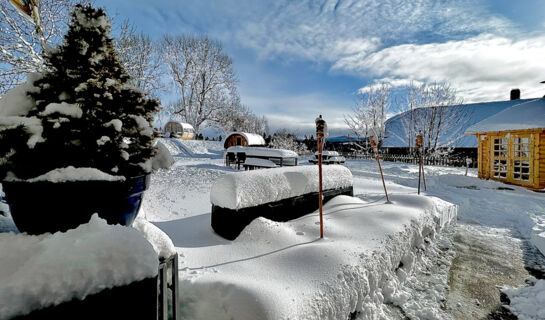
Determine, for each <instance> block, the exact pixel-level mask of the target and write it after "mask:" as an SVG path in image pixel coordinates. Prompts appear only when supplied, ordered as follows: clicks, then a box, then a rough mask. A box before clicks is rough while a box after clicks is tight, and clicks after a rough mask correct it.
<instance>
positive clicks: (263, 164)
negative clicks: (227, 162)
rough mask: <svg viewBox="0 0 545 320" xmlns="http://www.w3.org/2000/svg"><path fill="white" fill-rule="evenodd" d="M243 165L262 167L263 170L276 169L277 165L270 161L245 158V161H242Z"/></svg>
mask: <svg viewBox="0 0 545 320" xmlns="http://www.w3.org/2000/svg"><path fill="white" fill-rule="evenodd" d="M244 165H246V166H256V167H263V168H276V167H277V165H276V164H275V163H274V162H272V161H271V160H267V159H261V158H247V159H246V161H244Z"/></svg>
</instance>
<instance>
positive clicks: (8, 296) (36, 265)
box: [0, 214, 158, 319]
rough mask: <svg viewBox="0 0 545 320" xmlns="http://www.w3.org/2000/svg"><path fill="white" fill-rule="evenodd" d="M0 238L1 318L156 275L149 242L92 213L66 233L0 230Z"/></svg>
mask: <svg viewBox="0 0 545 320" xmlns="http://www.w3.org/2000/svg"><path fill="white" fill-rule="evenodd" d="M0 243H1V244H2V245H0V256H1V257H2V259H1V260H0V318H1V319H8V318H11V317H13V316H16V315H22V314H26V313H29V312H30V311H32V310H34V309H39V308H43V307H46V306H50V305H56V304H59V303H61V302H64V301H69V300H71V299H73V298H77V299H83V298H85V297H86V296H87V295H90V294H94V293H97V292H100V291H102V290H103V289H105V288H112V287H114V286H122V285H126V284H129V283H131V282H134V281H139V280H143V279H145V278H148V277H153V276H155V275H157V268H158V258H157V254H156V253H155V251H154V249H153V247H152V245H150V243H149V242H148V241H146V239H144V237H142V236H141V234H140V233H139V232H138V231H137V230H135V229H133V228H128V227H122V226H119V225H116V226H112V225H108V224H107V223H106V221H105V220H102V219H100V218H99V217H98V215H96V214H95V215H93V217H92V218H91V220H90V221H89V223H87V224H83V225H80V226H79V227H78V228H76V229H72V230H69V231H67V232H57V233H54V234H44V235H40V236H31V235H27V234H15V233H0ZM128 266H130V267H128Z"/></svg>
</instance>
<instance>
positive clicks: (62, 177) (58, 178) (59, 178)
mask: <svg viewBox="0 0 545 320" xmlns="http://www.w3.org/2000/svg"><path fill="white" fill-rule="evenodd" d="M6 180H8V181H9V180H10V179H6ZM11 180H17V179H11ZM89 180H93V181H95V180H101V181H123V180H125V177H123V176H112V175H110V174H107V173H105V172H102V171H100V170H98V169H96V168H74V167H72V166H68V167H66V168H58V169H53V170H51V171H49V172H47V173H44V174H42V175H41V176H38V177H35V178H32V179H28V180H26V181H28V182H37V181H49V182H66V181H89Z"/></svg>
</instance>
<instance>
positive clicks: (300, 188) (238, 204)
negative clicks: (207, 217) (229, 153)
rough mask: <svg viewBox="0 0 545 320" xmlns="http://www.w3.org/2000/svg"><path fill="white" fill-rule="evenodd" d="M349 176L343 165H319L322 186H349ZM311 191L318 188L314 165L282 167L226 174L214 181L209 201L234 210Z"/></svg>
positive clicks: (350, 178)
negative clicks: (321, 166) (320, 167)
mask: <svg viewBox="0 0 545 320" xmlns="http://www.w3.org/2000/svg"><path fill="white" fill-rule="evenodd" d="M352 180H353V179H352V173H351V172H350V170H348V168H346V167H344V166H338V165H336V166H327V167H324V168H323V188H324V190H327V189H342V188H349V187H351V186H352V183H353V181H352ZM311 192H318V167H316V166H297V167H283V168H276V169H271V170H256V171H251V172H236V173H231V174H226V175H224V176H223V177H221V178H219V179H218V180H216V181H215V182H214V184H213V186H212V190H211V191H210V201H211V202H212V204H213V205H215V206H218V207H222V208H228V209H233V210H237V209H242V208H248V207H255V206H258V205H260V204H265V203H269V202H275V201H279V200H283V199H287V198H291V197H296V196H300V195H304V194H306V193H311Z"/></svg>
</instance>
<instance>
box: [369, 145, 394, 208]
mask: <svg viewBox="0 0 545 320" xmlns="http://www.w3.org/2000/svg"><path fill="white" fill-rule="evenodd" d="M369 141H370V142H371V146H372V147H373V151H374V152H375V158H376V159H377V163H378V169H379V171H380V177H381V179H382V186H383V187H384V194H385V195H386V202H390V198H388V190H386V182H385V181H384V173H383V172H382V165H381V164H380V158H379V156H378V146H377V143H376V142H375V140H374V139H373V136H370V137H369Z"/></svg>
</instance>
